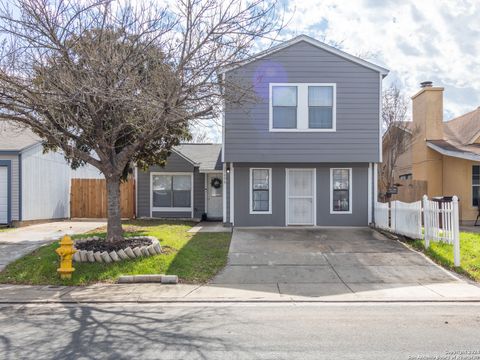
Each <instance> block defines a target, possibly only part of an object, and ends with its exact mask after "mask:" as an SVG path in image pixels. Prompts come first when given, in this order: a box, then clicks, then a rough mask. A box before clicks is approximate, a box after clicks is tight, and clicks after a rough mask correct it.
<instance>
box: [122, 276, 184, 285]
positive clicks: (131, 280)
mask: <svg viewBox="0 0 480 360" xmlns="http://www.w3.org/2000/svg"><path fill="white" fill-rule="evenodd" d="M117 283H118V284H135V283H161V284H178V276H177V275H163V274H150V275H122V276H120V277H119V278H118V280H117Z"/></svg>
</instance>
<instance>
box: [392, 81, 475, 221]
mask: <svg viewBox="0 0 480 360" xmlns="http://www.w3.org/2000/svg"><path fill="white" fill-rule="evenodd" d="M443 91H444V89H443V87H436V86H435V87H434V86H431V83H428V82H427V83H426V84H425V83H424V87H422V88H421V90H420V91H419V92H418V93H417V94H415V95H414V96H413V97H412V123H411V126H410V127H407V129H408V128H410V129H415V131H414V132H413V134H412V143H411V146H410V147H409V148H408V150H407V151H406V152H405V154H402V158H401V160H400V161H399V162H398V165H397V168H398V169H396V171H395V175H396V176H398V181H399V183H402V180H405V178H406V177H407V175H408V174H411V177H409V180H412V181H424V182H426V189H425V193H426V194H427V195H428V196H429V197H436V196H452V195H457V196H458V197H459V199H460V219H461V221H462V223H464V224H470V223H473V222H474V221H475V219H476V217H477V214H478V203H479V199H480V108H477V109H475V110H473V111H471V112H469V113H467V114H464V115H462V116H459V117H457V118H454V119H452V120H449V121H443ZM388 150H389V149H388V144H384V147H383V151H384V157H385V156H387V152H388ZM402 178H403V179H402ZM396 180H397V178H396ZM402 185H404V186H405V185H406V186H408V184H405V182H404V181H403V184H402ZM397 198H398V197H397ZM398 199H399V200H402V199H401V198H398ZM419 199H420V198H418V199H417V200H419Z"/></svg>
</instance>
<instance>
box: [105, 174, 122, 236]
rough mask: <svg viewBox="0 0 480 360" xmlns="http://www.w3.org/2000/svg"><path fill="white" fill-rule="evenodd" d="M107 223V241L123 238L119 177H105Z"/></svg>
mask: <svg viewBox="0 0 480 360" xmlns="http://www.w3.org/2000/svg"><path fill="white" fill-rule="evenodd" d="M106 182H107V202H108V223H107V241H109V242H115V241H119V240H123V229H122V211H121V208H120V177H107V178H106Z"/></svg>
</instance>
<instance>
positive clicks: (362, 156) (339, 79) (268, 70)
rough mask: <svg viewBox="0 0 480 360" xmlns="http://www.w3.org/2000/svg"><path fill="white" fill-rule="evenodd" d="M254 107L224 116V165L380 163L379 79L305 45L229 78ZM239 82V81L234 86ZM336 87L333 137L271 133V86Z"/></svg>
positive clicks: (228, 110)
mask: <svg viewBox="0 0 480 360" xmlns="http://www.w3.org/2000/svg"><path fill="white" fill-rule="evenodd" d="M226 76H227V81H230V80H232V79H241V80H242V81H247V84H246V85H247V86H253V88H254V89H255V93H256V97H257V99H258V100H257V101H256V103H249V104H245V105H243V106H242V107H240V108H239V107H238V106H237V107H234V106H230V105H229V104H228V103H227V106H226V111H225V161H228V162H230V161H233V162H303V163H307V162H313V163H318V162H378V161H379V158H380V155H379V137H380V134H379V86H380V85H379V79H380V74H379V73H378V72H376V71H374V70H371V69H368V68H365V67H363V66H361V65H359V64H356V63H353V62H351V61H349V60H346V59H343V58H341V57H338V56H336V55H333V54H331V53H329V52H327V51H325V50H322V49H319V48H317V47H314V46H313V45H310V44H308V43H306V42H300V43H297V44H294V45H292V46H290V47H287V48H285V49H283V50H281V51H279V52H277V53H274V54H271V55H270V56H268V57H266V58H263V59H260V60H257V61H254V62H252V63H249V64H247V65H245V66H243V67H241V68H238V69H236V70H232V71H231V72H228V73H227V75H226ZM234 81H237V80H234ZM271 82H274V83H280V82H291V83H315V82H317V83H336V84H337V116H336V128H337V131H336V132H323V133H322V132H312V133H308V132H301V133H293V132H287V133H279V132H276V133H275V132H269V108H268V107H269V102H268V96H269V95H268V94H269V83H271Z"/></svg>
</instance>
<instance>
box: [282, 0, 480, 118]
mask: <svg viewBox="0 0 480 360" xmlns="http://www.w3.org/2000/svg"><path fill="white" fill-rule="evenodd" d="M288 10H289V12H290V13H293V12H294V15H293V17H292V20H291V22H290V23H289V25H288V28H287V29H286V31H285V32H284V33H283V37H284V38H290V37H292V36H293V35H297V34H301V33H306V34H309V35H311V36H313V37H315V38H317V39H319V40H322V39H323V38H324V37H325V38H326V41H327V42H331V43H339V44H341V47H342V49H343V50H345V51H347V52H350V53H352V54H375V57H373V58H372V57H370V58H367V60H370V61H372V62H375V63H378V64H379V65H383V66H385V67H387V68H388V69H390V70H391V72H390V75H389V76H388V77H387V79H386V80H385V83H386V85H388V83H391V82H396V83H397V84H399V85H400V86H402V87H404V88H405V91H406V93H407V95H413V94H414V93H415V92H416V91H418V89H419V83H420V82H421V81H425V80H432V81H433V82H434V84H435V85H438V86H444V87H445V101H444V107H445V113H446V114H447V118H448V116H458V115H461V114H463V113H465V112H467V111H470V110H472V109H474V108H476V107H477V106H479V105H480V42H479V39H480V22H479V21H478V19H480V1H477V0H469V1H468V0H463V1H462V0H423V1H412V0H406V1H403V2H400V1H385V0H363V1H362V0H349V1H342V0H301V1H300V0H299V1H293V0H291V1H290V3H289V4H288Z"/></svg>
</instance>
